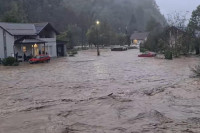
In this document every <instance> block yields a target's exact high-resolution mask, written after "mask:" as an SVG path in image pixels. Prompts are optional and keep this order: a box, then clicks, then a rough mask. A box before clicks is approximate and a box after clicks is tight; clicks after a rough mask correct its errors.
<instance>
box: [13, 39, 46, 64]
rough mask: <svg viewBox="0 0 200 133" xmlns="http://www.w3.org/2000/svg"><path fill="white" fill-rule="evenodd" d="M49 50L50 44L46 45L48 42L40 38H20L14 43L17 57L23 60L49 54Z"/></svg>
mask: <svg viewBox="0 0 200 133" xmlns="http://www.w3.org/2000/svg"><path fill="white" fill-rule="evenodd" d="M47 51H48V46H46V42H45V41H42V40H39V39H23V40H18V41H15V44H14V54H15V57H16V58H18V59H20V60H22V61H26V60H28V59H29V58H31V57H33V56H37V55H40V54H48V52H47Z"/></svg>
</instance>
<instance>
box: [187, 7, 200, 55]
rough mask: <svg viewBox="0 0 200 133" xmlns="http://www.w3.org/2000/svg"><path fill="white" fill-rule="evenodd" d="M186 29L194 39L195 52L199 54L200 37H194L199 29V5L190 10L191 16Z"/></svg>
mask: <svg viewBox="0 0 200 133" xmlns="http://www.w3.org/2000/svg"><path fill="white" fill-rule="evenodd" d="M188 31H189V33H190V35H191V37H192V38H194V39H195V50H196V54H199V53H200V50H199V45H200V41H199V40H200V38H197V37H196V33H197V32H199V31H200V5H199V6H198V7H197V9H196V10H194V11H193V12H192V17H191V19H190V22H189V24H188Z"/></svg>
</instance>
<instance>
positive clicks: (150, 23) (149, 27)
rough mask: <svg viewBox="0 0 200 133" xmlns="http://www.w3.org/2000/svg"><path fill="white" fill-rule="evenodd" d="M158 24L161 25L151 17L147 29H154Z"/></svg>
mask: <svg viewBox="0 0 200 133" xmlns="http://www.w3.org/2000/svg"><path fill="white" fill-rule="evenodd" d="M158 26H160V23H159V22H157V20H156V19H155V18H154V17H151V18H150V19H149V21H148V22H147V25H146V31H153V30H154V28H156V27H158Z"/></svg>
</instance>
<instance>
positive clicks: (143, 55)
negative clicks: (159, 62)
mask: <svg viewBox="0 0 200 133" xmlns="http://www.w3.org/2000/svg"><path fill="white" fill-rule="evenodd" d="M155 56H156V53H154V52H146V53H143V54H140V55H138V57H155Z"/></svg>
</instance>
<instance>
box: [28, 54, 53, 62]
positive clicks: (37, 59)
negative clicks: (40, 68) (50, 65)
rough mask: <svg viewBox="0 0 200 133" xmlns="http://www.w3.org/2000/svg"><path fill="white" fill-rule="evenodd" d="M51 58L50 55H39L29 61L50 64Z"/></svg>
mask: <svg viewBox="0 0 200 133" xmlns="http://www.w3.org/2000/svg"><path fill="white" fill-rule="evenodd" d="M50 59H51V58H50V56H48V55H37V56H35V57H33V58H31V59H29V63H30V64H33V63H41V62H49V61H50Z"/></svg>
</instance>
